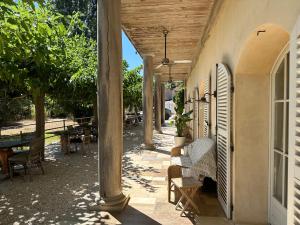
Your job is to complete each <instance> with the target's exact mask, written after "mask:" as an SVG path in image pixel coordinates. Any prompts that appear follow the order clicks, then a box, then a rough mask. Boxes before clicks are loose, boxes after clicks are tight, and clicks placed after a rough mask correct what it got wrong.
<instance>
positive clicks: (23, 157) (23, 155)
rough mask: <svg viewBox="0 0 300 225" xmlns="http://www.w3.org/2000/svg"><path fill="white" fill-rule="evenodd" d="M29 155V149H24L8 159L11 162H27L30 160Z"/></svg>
mask: <svg viewBox="0 0 300 225" xmlns="http://www.w3.org/2000/svg"><path fill="white" fill-rule="evenodd" d="M28 156H29V151H24V152H20V153H18V154H16V155H13V156H12V157H9V158H8V160H9V161H11V162H26V161H27V160H28Z"/></svg>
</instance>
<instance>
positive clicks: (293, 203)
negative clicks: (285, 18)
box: [288, 17, 300, 225]
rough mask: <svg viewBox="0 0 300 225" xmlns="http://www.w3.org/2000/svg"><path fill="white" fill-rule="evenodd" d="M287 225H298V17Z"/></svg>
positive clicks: (292, 77)
mask: <svg viewBox="0 0 300 225" xmlns="http://www.w3.org/2000/svg"><path fill="white" fill-rule="evenodd" d="M289 83H290V87H289V88H290V92H289V93H290V106H289V125H290V126H289V133H290V135H289V159H290V160H289V169H288V224H296V225H300V17H299V18H298V20H297V23H296V25H295V27H294V30H293V33H292V35H291V40H290V82H289Z"/></svg>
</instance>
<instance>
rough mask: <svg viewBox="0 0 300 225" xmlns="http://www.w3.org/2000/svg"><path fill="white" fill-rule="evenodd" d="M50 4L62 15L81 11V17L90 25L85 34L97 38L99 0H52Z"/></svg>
mask: <svg viewBox="0 0 300 225" xmlns="http://www.w3.org/2000/svg"><path fill="white" fill-rule="evenodd" d="M50 4H52V5H53V7H54V9H55V10H57V11H58V12H59V13H61V14H62V15H73V14H74V12H79V13H80V17H79V18H80V19H81V20H82V21H84V23H85V24H86V26H87V27H88V29H86V30H85V31H84V34H85V36H86V37H88V38H92V39H94V40H96V39H97V0H72V1H70V0H51V1H50Z"/></svg>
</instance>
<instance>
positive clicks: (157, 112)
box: [155, 75, 161, 133]
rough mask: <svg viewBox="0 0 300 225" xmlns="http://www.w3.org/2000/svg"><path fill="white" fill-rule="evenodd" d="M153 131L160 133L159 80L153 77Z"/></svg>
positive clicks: (158, 76)
mask: <svg viewBox="0 0 300 225" xmlns="http://www.w3.org/2000/svg"><path fill="white" fill-rule="evenodd" d="M155 130H156V131H158V132H159V133H161V78H160V75H156V76H155Z"/></svg>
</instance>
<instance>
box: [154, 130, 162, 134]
mask: <svg viewBox="0 0 300 225" xmlns="http://www.w3.org/2000/svg"><path fill="white" fill-rule="evenodd" d="M155 132H156V133H157V134H162V133H163V132H162V130H155Z"/></svg>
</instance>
